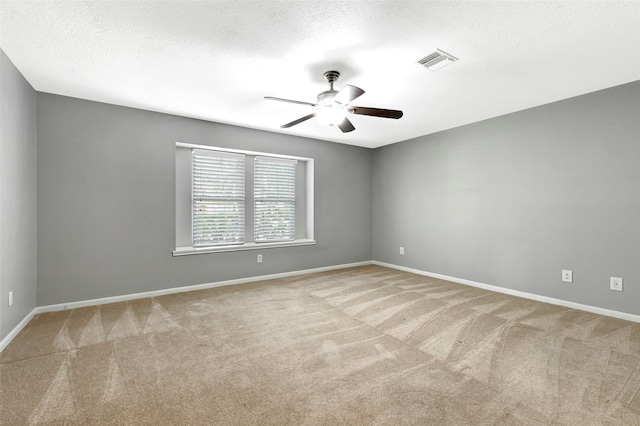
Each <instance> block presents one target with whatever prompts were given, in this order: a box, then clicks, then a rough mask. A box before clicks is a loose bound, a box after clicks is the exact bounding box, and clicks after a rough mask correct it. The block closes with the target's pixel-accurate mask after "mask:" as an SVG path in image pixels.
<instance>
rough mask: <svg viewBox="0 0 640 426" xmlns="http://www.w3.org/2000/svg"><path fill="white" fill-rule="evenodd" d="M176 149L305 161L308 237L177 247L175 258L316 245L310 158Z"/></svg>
mask: <svg viewBox="0 0 640 426" xmlns="http://www.w3.org/2000/svg"><path fill="white" fill-rule="evenodd" d="M176 148H188V149H202V150H210V151H222V152H230V153H236V154H245V155H253V156H262V157H273V158H288V159H291V160H297V161H304V162H305V163H306V176H305V185H306V188H305V191H306V192H305V193H306V200H307V206H306V207H307V208H306V237H307V238H304V239H297V240H293V241H281V242H265V243H255V242H251V243H244V244H235V245H228V246H207V247H192V246H186V247H176V249H175V250H173V256H187V255H194V254H205V253H223V252H230V251H245V250H261V249H270V248H279V247H295V246H307V245H314V244H316V240H315V236H314V208H313V206H314V199H315V197H314V192H313V188H314V182H313V179H314V160H313V158H309V157H298V156H293V155H280V154H273V153H269V152H259V151H247V150H241V149H230V148H219V147H211V146H207V145H196V144H191V143H184V142H176Z"/></svg>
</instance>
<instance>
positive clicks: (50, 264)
mask: <svg viewBox="0 0 640 426" xmlns="http://www.w3.org/2000/svg"><path fill="white" fill-rule="evenodd" d="M333 130H335V129H328V131H333ZM38 134H39V138H38V305H48V304H55V303H63V302H71V301H78V300H86V299H92V298H100V297H106V296H114V295H121V294H128V293H136V292H142V291H150V290H158V289H164V288H171V287H178V286H185V285H192V284H200V283H207V282H214V281H222V280H229V279H235V278H243V277H251V276H258V275H265V274H272V273H279V272H286V271H295V270H302V269H307V268H316V267H323V266H331V265H339V264H345V263H351V262H360V261H367V260H370V259H371V256H372V254H371V247H372V242H371V226H372V219H371V217H372V209H371V201H372V191H371V177H372V170H371V164H372V158H373V152H372V151H371V150H368V149H364V148H358V147H353V146H347V145H340V144H335V143H329V142H322V141H317V140H311V139H304V138H299V137H293V136H288V135H281V134H274V133H268V132H262V131H257V130H250V129H244V128H239V127H233V126H228V125H224V124H217V123H211V122H205V121H199V120H193V119H187V118H183V117H176V116H171V115H165V114H159V113H153V112H148V111H143V110H137V109H131V108H124V107H118V106H113V105H107V104H101V103H96V102H91V101H84V100H78V99H73V98H67V97H62V96H56V95H51V94H43V93H38ZM176 141H180V142H186V143H194V144H203V145H212V146H220V147H229V148H237V149H246V150H255V151H262V152H273V153H277V154H288V155H297V156H305V157H313V158H314V159H315V236H316V240H317V244H316V245H314V246H304V247H292V248H274V249H267V250H262V251H256V250H252V251H243V252H231V253H216V254H201V255H193V256H183V257H172V255H171V251H172V250H173V249H174V242H175V229H174V228H175V222H174V217H175V207H174V197H175V195H174V194H175V190H174V171H175V170H174V164H175V159H174V157H175V142H176ZM258 253H262V254H263V255H264V262H263V263H261V264H258V263H256V255H257V254H258Z"/></svg>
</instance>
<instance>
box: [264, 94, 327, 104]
mask: <svg viewBox="0 0 640 426" xmlns="http://www.w3.org/2000/svg"><path fill="white" fill-rule="evenodd" d="M264 98H265V99H268V100H270V101H280V102H289V103H290V104H300V105H309V106H316V104H312V103H311V102H303V101H294V100H292V99H283V98H274V97H273V96H265V97H264Z"/></svg>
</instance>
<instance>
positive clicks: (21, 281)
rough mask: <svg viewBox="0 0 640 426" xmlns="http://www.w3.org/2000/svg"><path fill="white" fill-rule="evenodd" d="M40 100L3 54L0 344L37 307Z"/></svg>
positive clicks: (0, 59)
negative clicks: (38, 109)
mask: <svg viewBox="0 0 640 426" xmlns="http://www.w3.org/2000/svg"><path fill="white" fill-rule="evenodd" d="M36 100H37V98H36V92H35V91H34V90H33V88H32V87H31V86H30V85H29V83H28V82H27V81H26V80H25V79H24V77H22V75H21V74H20V72H19V71H18V70H17V69H16V67H14V66H13V64H12V63H11V61H10V60H9V58H8V57H7V55H6V54H5V53H4V52H3V51H2V50H0V129H1V130H0V340H2V339H4V338H5V337H6V336H7V334H9V332H10V331H11V330H13V328H14V327H15V326H16V325H18V323H19V322H20V321H22V319H23V318H24V317H26V316H27V315H28V314H29V312H31V310H33V308H35V307H36V279H37V273H36V254H37V241H36V229H37V228H36V223H37V220H36V218H37V215H36V211H37V206H36V146H37V142H36ZM9 291H13V300H14V302H13V306H11V307H9V306H8V303H7V302H8V294H9Z"/></svg>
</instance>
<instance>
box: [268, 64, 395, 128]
mask: <svg viewBox="0 0 640 426" xmlns="http://www.w3.org/2000/svg"><path fill="white" fill-rule="evenodd" d="M324 77H325V78H326V79H327V81H328V82H329V90H325V91H324V92H320V93H319V94H318V100H317V101H316V103H311V102H302V101H294V100H291V99H283V98H274V97H273V96H265V99H269V100H271V101H280V102H289V103H292V104H301V105H308V106H312V107H314V108H315V109H316V110H315V112H313V113H311V114H309V115H305V116H304V117H302V118H298V119H297V120H294V121H292V122H291V123H287V124H285V125H283V126H280V127H281V128H283V129H288V128H289V127H292V126H295V125H296V124H300V123H302V122H304V121H307V120H309V119H310V118H313V117H318V121H320V122H321V123H322V124H328V125H329V126H338V128H340V130H342V132H343V133H347V132H351V131H353V130H355V127H353V124H351V122H350V121H349V119H348V118H347V113H351V114H359V115H370V116H373V117H383V118H395V119H398V118H400V117H402V111H398V110H395V109H380V108H368V107H359V106H351V105H349V103H350V102H351V101H353V100H354V99H356V98H358V97H360V96H362V95H363V94H364V90H362V89H361V88H359V87H356V86H351V85H346V86H344V87H343V88H342V90H340V91H338V90H334V89H333V83H335V82H336V81H337V80H338V78H339V77H340V73H339V72H338V71H327V72H325V73H324Z"/></svg>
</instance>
